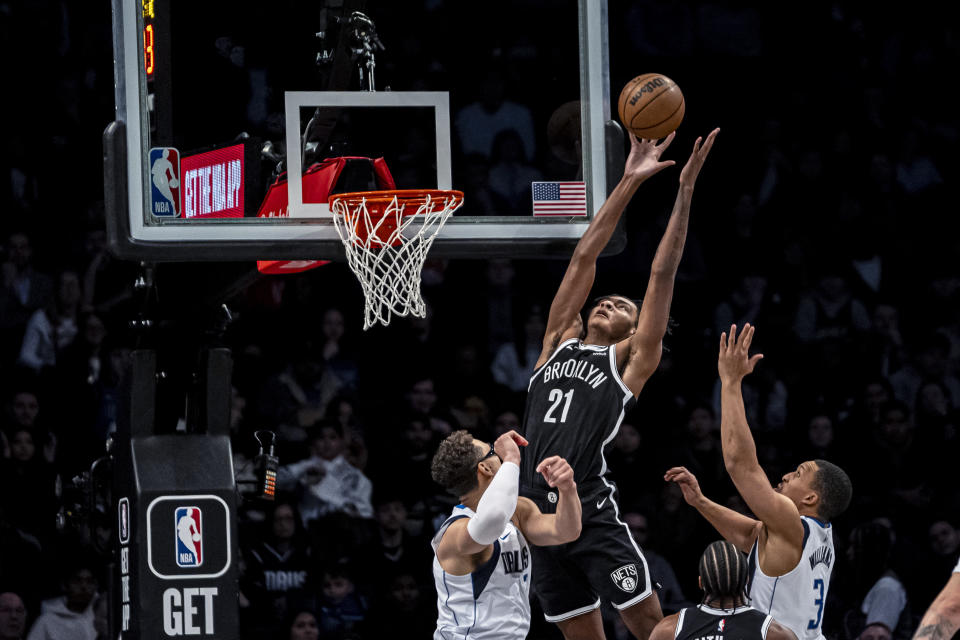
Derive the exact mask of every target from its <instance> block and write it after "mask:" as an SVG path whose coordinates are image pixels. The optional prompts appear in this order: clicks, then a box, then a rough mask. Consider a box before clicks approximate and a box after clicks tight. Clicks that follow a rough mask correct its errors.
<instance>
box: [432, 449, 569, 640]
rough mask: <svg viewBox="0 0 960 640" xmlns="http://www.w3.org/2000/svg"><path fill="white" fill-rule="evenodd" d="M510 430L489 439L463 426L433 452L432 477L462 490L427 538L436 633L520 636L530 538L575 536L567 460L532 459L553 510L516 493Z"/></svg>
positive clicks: (525, 615)
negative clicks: (552, 495) (551, 495)
mask: <svg viewBox="0 0 960 640" xmlns="http://www.w3.org/2000/svg"><path fill="white" fill-rule="evenodd" d="M526 444H527V441H526V440H525V439H524V438H522V437H521V436H520V435H518V434H517V433H516V432H515V431H510V432H507V433H505V434H504V435H502V436H500V437H499V438H498V439H497V441H496V443H494V444H493V445H488V444H485V443H484V442H482V441H480V440H475V439H474V438H473V437H472V436H471V435H470V434H469V433H467V432H466V431H456V432H454V433H452V434H450V435H449V436H448V437H447V438H446V439H445V440H444V441H443V442H442V443H441V444H440V447H439V449H438V450H437V453H436V455H435V456H434V458H433V463H432V466H431V472H432V475H433V479H434V480H436V481H437V482H438V483H440V484H441V485H443V486H444V488H446V489H447V490H448V491H450V492H451V493H453V494H455V495H457V496H459V497H460V500H461V504H459V505H457V506H456V507H455V508H454V510H453V513H452V514H451V515H450V517H449V518H447V520H446V521H445V522H444V523H443V524H442V525H441V526H440V529H439V530H438V531H437V533H436V534H435V535H434V537H433V540H432V541H431V544H432V546H433V551H434V559H433V577H434V582H435V584H436V587H437V609H438V617H437V630H436V632H435V633H434V639H435V640H466V639H467V638H471V639H474V640H485V639H493V638H496V639H498V640H501V639H506V640H511V639H516V640H521V639H522V638H525V637H526V635H527V631H528V630H529V628H530V574H531V570H532V566H531V560H530V548H529V546H528V541H529V542H530V543H533V544H540V545H556V544H565V543H567V542H571V541H573V540H575V539H576V538H577V536H579V535H580V517H581V511H580V497H579V495H577V485H576V483H575V482H574V480H573V470H572V469H571V468H570V465H569V464H567V461H566V460H564V459H563V458H560V457H559V456H551V457H549V458H547V459H545V460H543V461H541V462H540V464H539V465H537V470H538V472H540V473H541V474H543V477H544V479H545V480H546V482H547V483H548V484H549V485H550V486H551V487H554V488H555V489H556V490H557V493H558V494H559V498H558V500H557V509H556V513H553V514H549V515H548V514H544V513H541V511H540V509H538V508H537V507H536V505H535V504H534V503H533V502H532V501H531V500H529V499H528V498H520V497H518V494H519V480H520V449H519V446H518V445H522V446H525V445H526Z"/></svg>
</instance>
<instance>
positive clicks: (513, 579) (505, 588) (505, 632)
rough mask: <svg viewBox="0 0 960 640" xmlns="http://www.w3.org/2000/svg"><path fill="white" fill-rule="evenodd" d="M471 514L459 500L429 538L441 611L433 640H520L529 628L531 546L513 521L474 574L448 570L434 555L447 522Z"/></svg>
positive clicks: (508, 524)
mask: <svg viewBox="0 0 960 640" xmlns="http://www.w3.org/2000/svg"><path fill="white" fill-rule="evenodd" d="M475 515H476V513H474V511H473V510H472V509H470V508H468V507H465V506H463V505H462V504H461V505H457V506H456V507H454V509H453V513H452V514H451V515H450V517H449V518H447V519H446V521H444V523H443V524H442V525H440V529H439V530H438V531H437V533H436V535H434V536H433V540H431V542H430V544H431V545H432V546H433V553H434V556H433V581H434V583H435V584H436V586H437V610H438V611H439V615H438V617H437V630H436V631H435V632H434V634H433V637H434V640H468V639H470V640H484V639H494V638H496V639H505V640H511V639H516V640H522V639H523V638H526V637H527V631H528V630H529V629H530V547H529V546H528V545H527V541H526V540H525V539H524V537H523V534H522V533H520V530H519V529H517V528H516V527H515V526H514V524H513V523H512V522H510V521H508V522H507V525H506V526H505V527H504V528H503V533H502V534H501V535H500V538H499V539H498V540H496V541H495V542H494V543H493V555H492V556H491V557H490V560H488V561H487V562H485V563H484V564H482V565H481V566H479V567H477V570H476V571H474V572H473V573H471V574H468V575H464V576H455V575H452V574H449V573H447V572H446V571H444V570H443V568H442V567H441V566H440V562H439V561H438V560H437V556H436V553H437V546H438V545H439V544H440V539H441V538H442V537H443V534H444V533H446V531H447V528H448V527H449V526H450V524H451V523H452V522H454V521H455V520H459V519H460V518H472V517H473V516H475Z"/></svg>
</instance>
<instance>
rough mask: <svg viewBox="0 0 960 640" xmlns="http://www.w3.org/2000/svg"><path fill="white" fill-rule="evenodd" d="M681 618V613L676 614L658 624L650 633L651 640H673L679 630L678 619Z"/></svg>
mask: <svg viewBox="0 0 960 640" xmlns="http://www.w3.org/2000/svg"><path fill="white" fill-rule="evenodd" d="M679 617H680V614H679V613H674V614H673V615H669V616H667V617H666V618H664V619H663V620H661V621H660V622H658V623H657V626H655V627H654V628H653V631H651V632H650V638H649V640H673V637H674V633H675V632H676V629H677V619H678V618H679Z"/></svg>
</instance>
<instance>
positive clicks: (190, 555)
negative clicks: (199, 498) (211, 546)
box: [174, 507, 203, 567]
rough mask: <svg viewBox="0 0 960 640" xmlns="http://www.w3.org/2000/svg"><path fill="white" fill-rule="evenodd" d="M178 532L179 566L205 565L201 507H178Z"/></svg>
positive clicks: (175, 519) (175, 518)
mask: <svg viewBox="0 0 960 640" xmlns="http://www.w3.org/2000/svg"><path fill="white" fill-rule="evenodd" d="M174 526H175V527H176V531H177V566H178V567H199V566H200V565H201V564H203V522H202V520H201V513H200V508H199V507H177V510H176V513H175V515H174Z"/></svg>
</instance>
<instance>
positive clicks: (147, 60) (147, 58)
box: [143, 24, 153, 76]
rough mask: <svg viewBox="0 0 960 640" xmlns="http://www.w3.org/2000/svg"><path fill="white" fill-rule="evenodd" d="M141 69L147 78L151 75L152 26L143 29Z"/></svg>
mask: <svg viewBox="0 0 960 640" xmlns="http://www.w3.org/2000/svg"><path fill="white" fill-rule="evenodd" d="M143 67H144V69H145V70H146V72H147V75H148V76H152V75H153V25H152V24H148V25H147V26H145V27H144V28H143Z"/></svg>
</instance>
